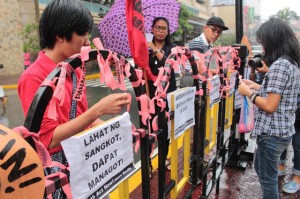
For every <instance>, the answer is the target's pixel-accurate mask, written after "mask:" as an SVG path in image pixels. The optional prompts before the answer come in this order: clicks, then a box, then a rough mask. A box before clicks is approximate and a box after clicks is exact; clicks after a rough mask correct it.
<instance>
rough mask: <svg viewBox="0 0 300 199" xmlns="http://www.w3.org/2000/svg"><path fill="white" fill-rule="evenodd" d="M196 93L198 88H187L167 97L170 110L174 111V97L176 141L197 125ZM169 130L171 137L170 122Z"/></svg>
mask: <svg viewBox="0 0 300 199" xmlns="http://www.w3.org/2000/svg"><path fill="white" fill-rule="evenodd" d="M195 93H196V87H185V88H182V89H179V90H176V91H174V92H171V93H168V95H167V99H168V106H169V110H172V108H171V105H172V101H171V100H172V95H173V96H174V97H173V99H174V102H173V103H174V139H176V138H178V137H179V136H181V135H182V134H183V133H184V131H185V130H187V129H188V128H190V127H192V126H194V125H195V103H194V101H195ZM168 129H169V135H170V131H171V128H170V122H169V128H168Z"/></svg>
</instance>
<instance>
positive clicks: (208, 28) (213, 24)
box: [189, 16, 228, 53]
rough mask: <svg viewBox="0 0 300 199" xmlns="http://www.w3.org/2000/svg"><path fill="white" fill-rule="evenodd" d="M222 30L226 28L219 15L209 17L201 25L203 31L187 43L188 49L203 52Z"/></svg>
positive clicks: (217, 37)
mask: <svg viewBox="0 0 300 199" xmlns="http://www.w3.org/2000/svg"><path fill="white" fill-rule="evenodd" d="M224 30H228V28H227V27H226V26H225V24H224V21H223V20H222V19H221V18H220V17H215V16H213V17H211V18H209V19H208V20H207V22H206V25H205V26H204V27H203V33H201V35H200V36H198V37H196V38H194V39H193V40H192V41H191V42H190V43H189V49H190V50H191V51H193V50H197V51H199V52H200V53H205V52H206V51H208V50H209V49H210V48H211V47H212V45H213V43H214V42H215V41H217V40H218V39H219V37H220V36H221V35H222V34H223V31H224Z"/></svg>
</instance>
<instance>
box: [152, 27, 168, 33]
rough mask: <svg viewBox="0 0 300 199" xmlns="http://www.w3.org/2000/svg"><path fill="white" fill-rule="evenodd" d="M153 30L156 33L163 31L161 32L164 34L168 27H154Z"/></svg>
mask: <svg viewBox="0 0 300 199" xmlns="http://www.w3.org/2000/svg"><path fill="white" fill-rule="evenodd" d="M154 28H155V30H157V31H160V30H161V31H163V32H165V31H167V30H168V27H166V26H154Z"/></svg>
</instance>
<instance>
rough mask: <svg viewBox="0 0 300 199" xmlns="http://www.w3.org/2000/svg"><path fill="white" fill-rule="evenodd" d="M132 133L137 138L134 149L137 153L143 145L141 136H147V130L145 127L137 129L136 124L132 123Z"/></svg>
mask: <svg viewBox="0 0 300 199" xmlns="http://www.w3.org/2000/svg"><path fill="white" fill-rule="evenodd" d="M132 134H133V136H134V137H135V139H136V141H135V147H134V151H135V152H136V153H137V152H138V150H139V148H140V145H141V138H143V137H145V135H146V130H145V129H136V128H135V126H134V125H132ZM132 145H134V144H132ZM132 147H133V146H132Z"/></svg>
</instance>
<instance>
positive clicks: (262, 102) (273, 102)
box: [238, 80, 281, 113]
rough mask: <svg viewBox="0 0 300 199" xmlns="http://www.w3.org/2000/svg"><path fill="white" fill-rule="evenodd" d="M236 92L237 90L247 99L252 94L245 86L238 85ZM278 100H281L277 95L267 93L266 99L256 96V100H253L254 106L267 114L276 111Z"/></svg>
mask: <svg viewBox="0 0 300 199" xmlns="http://www.w3.org/2000/svg"><path fill="white" fill-rule="evenodd" d="M243 81H244V80H243ZM255 84H256V83H255ZM258 85H259V84H258ZM255 86H257V85H255ZM259 86H260V85H259ZM238 90H239V92H240V94H241V95H244V96H247V97H249V98H250V96H251V95H252V93H253V92H252V91H251V88H250V87H249V86H248V85H246V84H241V85H239V89H238ZM280 99H281V95H279V94H277V93H268V96H267V98H264V97H261V96H257V97H256V99H255V105H256V106H258V107H259V108H260V109H261V110H263V111H265V112H267V113H273V112H275V111H276V109H277V107H278V105H279V102H280Z"/></svg>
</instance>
